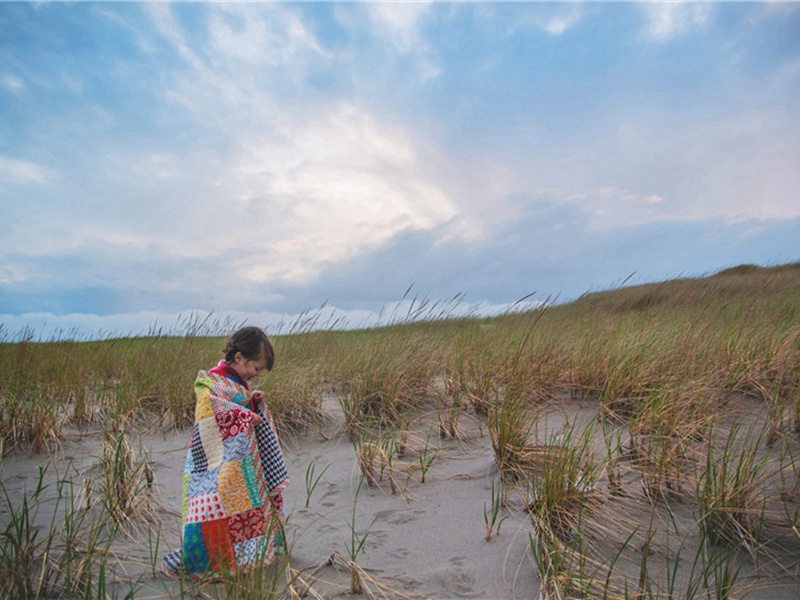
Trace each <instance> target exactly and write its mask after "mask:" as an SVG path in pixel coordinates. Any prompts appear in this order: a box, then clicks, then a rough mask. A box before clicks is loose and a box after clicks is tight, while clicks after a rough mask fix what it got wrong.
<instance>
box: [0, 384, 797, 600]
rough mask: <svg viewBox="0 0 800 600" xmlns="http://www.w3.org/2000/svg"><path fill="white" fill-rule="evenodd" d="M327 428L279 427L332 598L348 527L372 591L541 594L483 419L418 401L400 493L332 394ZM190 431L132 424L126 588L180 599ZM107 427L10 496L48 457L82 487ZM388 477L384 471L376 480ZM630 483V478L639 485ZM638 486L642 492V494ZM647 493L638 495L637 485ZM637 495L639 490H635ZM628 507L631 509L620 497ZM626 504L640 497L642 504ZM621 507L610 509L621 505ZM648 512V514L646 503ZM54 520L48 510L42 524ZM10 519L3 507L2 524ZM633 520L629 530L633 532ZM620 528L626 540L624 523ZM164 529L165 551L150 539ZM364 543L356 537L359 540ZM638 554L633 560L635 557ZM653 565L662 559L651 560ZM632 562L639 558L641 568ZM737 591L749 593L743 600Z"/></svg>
mask: <svg viewBox="0 0 800 600" xmlns="http://www.w3.org/2000/svg"><path fill="white" fill-rule="evenodd" d="M324 408H325V410H326V411H327V416H326V419H325V423H326V425H325V426H324V427H323V428H322V429H320V430H311V431H304V432H300V433H293V434H292V433H289V432H284V433H282V435H281V438H282V439H281V441H282V444H283V446H284V453H285V456H286V460H287V463H288V466H289V470H290V475H291V478H292V481H291V483H290V485H289V488H288V489H287V491H286V493H285V511H286V521H287V533H288V540H289V546H290V565H291V567H292V568H293V569H296V570H298V571H299V572H300V573H302V574H303V575H304V577H305V579H306V580H307V581H309V582H311V583H312V585H313V589H314V591H315V592H316V593H317V594H319V595H321V596H322V597H325V598H332V597H337V596H346V595H347V594H348V593H349V586H350V573H349V572H348V571H347V570H346V569H344V568H342V567H341V565H339V564H337V563H335V561H334V564H328V562H329V559H330V558H331V557H332V556H340V557H347V556H348V548H349V547H350V546H351V544H352V539H353V538H352V532H353V530H355V532H356V533H357V534H358V536H361V537H363V536H365V535H366V543H365V545H364V548H363V551H362V552H361V553H360V554H359V555H358V557H357V563H358V565H359V566H360V567H361V568H363V569H364V571H365V572H366V573H367V574H368V575H369V577H371V578H372V579H374V581H375V583H368V586H369V589H370V590H371V591H372V592H373V593H374V594H375V595H376V596H379V597H380V596H384V597H396V598H400V597H410V598H443V599H446V598H488V599H494V598H496V599H506V598H507V599H514V598H534V597H537V596H538V594H539V580H538V576H537V569H536V565H535V564H534V561H533V557H532V552H531V539H530V534H531V532H532V525H531V520H530V516H529V515H528V514H527V512H526V511H525V499H523V498H521V497H519V496H518V495H516V494H514V493H512V494H511V495H510V496H509V497H508V501H507V503H506V506H505V508H504V509H503V510H502V514H501V517H502V518H504V519H505V520H504V521H503V522H502V525H501V527H500V531H499V533H496V534H495V535H493V536H492V537H491V539H490V540H489V541H486V539H485V536H486V527H485V519H484V516H485V514H486V511H487V510H488V508H489V506H490V504H491V498H492V486H493V483H494V484H496V482H497V478H498V474H497V468H496V466H495V463H494V456H493V452H492V448H491V441H490V438H489V435H488V433H487V432H486V431H485V428H484V426H483V423H482V421H481V419H479V418H477V417H476V416H475V415H474V414H473V413H471V412H469V411H467V412H465V413H464V414H463V415H462V416H461V418H460V420H459V426H458V437H457V438H456V439H454V438H452V437H449V436H448V437H446V438H444V439H442V438H440V436H439V433H438V429H437V420H436V413H435V409H434V408H433V407H430V408H429V409H424V408H423V409H421V410H420V411H419V413H418V415H417V417H416V419H415V420H414V421H413V422H412V424H411V433H410V436H409V444H408V451H407V453H406V455H405V457H403V458H402V459H399V460H398V462H397V463H396V465H395V468H394V475H395V481H396V483H397V490H396V491H395V493H393V492H392V489H391V485H390V482H389V478H388V473H384V475H383V478H382V480H379V481H377V482H376V484H375V485H372V486H370V485H367V483H366V482H365V481H364V480H363V479H362V475H361V471H360V469H359V466H358V461H357V456H356V451H355V450H354V447H353V445H352V444H351V443H350V441H349V440H348V438H347V435H346V432H345V429H344V423H343V419H342V416H341V414H340V411H339V409H338V404H337V403H336V401H335V399H333V398H328V399H327V400H326V402H325V403H324ZM595 408H596V405H592V404H591V403H589V404H588V405H584V404H582V403H581V402H578V401H572V402H571V401H569V400H566V399H563V402H561V404H560V405H559V406H558V407H557V408H556V409H554V410H553V411H552V413H551V414H550V415H549V417H548V420H547V423H548V427H551V428H553V429H555V428H557V427H558V426H559V425H560V423H562V422H563V420H564V418H569V419H572V420H574V419H576V418H579V419H584V420H585V419H588V418H590V417H591V416H592V414H593V413H594V410H595ZM188 435H189V430H188V429H184V430H176V429H172V428H164V427H163V426H160V425H154V424H150V425H144V424H140V426H139V427H137V429H136V430H134V431H131V432H129V437H130V439H131V441H132V443H133V445H134V446H135V447H136V448H137V449H138V451H139V453H140V455H141V456H142V457H143V458H144V459H146V460H147V461H149V463H150V464H151V466H152V468H153V472H154V475H155V488H154V491H153V497H152V505H151V508H150V509H149V511H147V512H146V513H144V514H143V515H140V516H139V517H135V518H134V519H133V520H132V521H131V523H130V524H129V525H128V526H126V528H125V534H124V535H120V536H119V537H118V539H117V540H116V541H115V544H114V553H115V557H116V561H117V563H116V565H117V566H116V568H115V577H116V579H117V580H118V581H119V582H120V584H119V585H118V589H119V590H122V591H123V595H124V592H125V591H126V590H127V589H129V588H130V583H129V582H131V581H135V582H136V584H135V590H136V591H135V597H136V598H177V597H181V594H182V592H181V587H180V585H179V584H178V583H177V582H176V581H174V580H171V579H169V578H167V577H165V576H163V575H162V574H160V573H154V572H153V564H154V563H155V562H156V561H155V559H154V557H155V556H156V555H157V556H158V558H159V559H160V557H161V556H162V555H163V554H164V553H165V552H166V551H167V550H169V549H174V548H178V547H179V546H180V534H179V528H180V495H181V471H182V467H183V461H184V456H185V452H186V448H187V442H188ZM426 441H427V443H428V445H429V452H435V459H434V460H433V462H432V464H431V466H430V470H429V471H428V472H427V474H426V480H425V482H424V483H423V482H422V481H421V471H420V468H419V453H420V451H421V450H422V448H423V447H424V445H425V443H426ZM102 442H103V438H102V430H101V429H100V428H99V427H97V426H88V427H86V428H84V429H83V430H75V431H72V432H70V433H69V435H68V436H67V438H66V439H65V440H63V443H62V444H61V446H60V448H59V449H58V450H57V451H56V452H55V453H39V454H30V453H26V452H21V451H17V452H15V453H13V454H11V455H8V456H6V457H5V459H4V460H3V462H2V465H1V466H0V475H1V477H2V482H3V486H4V487H5V488H6V490H7V491H8V493H9V495H10V496H11V497H12V498H15V497H20V496H21V494H22V491H23V490H25V489H27V490H31V489H32V487H33V486H34V485H35V482H36V474H37V467H39V466H41V465H44V464H46V463H48V462H49V463H52V465H51V467H50V468H49V469H48V471H47V473H46V481H48V482H52V481H53V480H54V479H55V477H56V471H58V473H59V476H61V477H67V478H70V479H71V480H72V481H74V482H75V483H76V485H78V486H79V487H80V486H82V485H83V481H84V480H85V479H91V478H92V477H93V476H95V475H96V473H97V469H98V463H99V457H100V456H101V455H102ZM310 465H313V467H314V472H315V474H316V475H320V474H321V473H322V472H323V470H324V474H322V476H321V477H320V479H319V483H318V484H317V486H316V488H315V489H314V490H313V492H312V493H311V495H310V498H308V500H309V506H308V507H306V501H307V497H308V488H307V484H306V481H305V479H306V473H307V470H308V469H309V466H310ZM378 475H379V473H378V472H376V477H377V476H378ZM630 485H631V486H635V481H634V480H633V479H631V480H630ZM637 490H638V488H637ZM638 492H640V490H638ZM639 495H641V494H639ZM620 506H621V507H623V508H622V510H625V509H624V507H625V506H626V505H625V504H620ZM627 506H640V507H644V505H643V504H642V503H641V502H640V501H638V500H637V503H634V504H628V505H627ZM675 506H676V510H677V511H678V512H679V513H680V514H678V517H679V518H683V519H685V520H686V521H687V522H688V523H689V524H691V519H692V518H694V514H693V507H692V505H691V503H687V502H684V503H678V504H676V505H675ZM611 509H612V511H613V510H615V509H614V508H613V506H612V507H611ZM642 510H643V512H646V510H645V508H642ZM47 518H48V513H47V510H46V509H42V510H41V511H40V514H39V515H38V516H37V520H38V521H39V522H41V523H45V522H46V521H47ZM7 520H8V514H7V511H6V510H5V507H4V506H3V507H2V508H0V524H4V523H6V522H7ZM632 526H633V525H631V527H632ZM621 529H622V530H620V531H618V532H617V533H618V536H617V537H618V539H624V538H625V536H627V534H628V531H626V530H624V529H625V528H624V527H622V528H621ZM148 531H151V532H152V531H160V535H159V537H158V538H157V544H158V545H157V546H156V542H155V541H154V537H153V535H152V533H150V534H148V533H147V532H148ZM357 543H358V542H356V544H357ZM634 558H635V557H634ZM654 562H655V559H654ZM634 568H635V565H634ZM214 593H216V594H220V591H219V586H217V588H216V592H215V587H214V586H213V585H208V584H206V585H204V586H199V587H198V586H196V585H195V586H194V587H189V588H188V590H186V591H185V592H184V595H185V596H189V597H191V596H193V595H194V596H196V595H199V596H200V597H209V596H208V594H214ZM797 594H800V585H798V580H797V578H796V576H795V578H793V579H792V578H790V579H789V585H788V586H787V587H782V588H772V589H770V590H766V591H765V590H761V591H756V592H754V593H753V594H751V595H748V596H747V597H748V598H794V597H798V595H797ZM737 597H741V596H737Z"/></svg>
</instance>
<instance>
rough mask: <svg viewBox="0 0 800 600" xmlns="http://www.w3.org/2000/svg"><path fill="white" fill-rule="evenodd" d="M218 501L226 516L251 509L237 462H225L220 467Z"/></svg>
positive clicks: (239, 464) (239, 465) (240, 467)
mask: <svg viewBox="0 0 800 600" xmlns="http://www.w3.org/2000/svg"><path fill="white" fill-rule="evenodd" d="M219 499H220V501H221V502H222V508H223V510H224V511H225V514H226V515H228V516H231V515H235V514H237V513H241V512H245V511H246V510H250V509H251V508H253V504H252V503H251V502H250V495H249V494H248V493H247V484H246V483H245V480H244V473H242V465H241V463H240V462H239V461H234V462H226V463H225V464H223V465H222V467H220V470H219Z"/></svg>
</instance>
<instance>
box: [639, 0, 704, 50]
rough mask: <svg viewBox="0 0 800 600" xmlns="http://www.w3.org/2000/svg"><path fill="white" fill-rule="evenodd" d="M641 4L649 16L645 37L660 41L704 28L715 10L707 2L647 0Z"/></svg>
mask: <svg viewBox="0 0 800 600" xmlns="http://www.w3.org/2000/svg"><path fill="white" fill-rule="evenodd" d="M641 6H642V8H643V9H644V11H645V14H646V17H647V26H646V28H645V31H644V33H645V37H646V38H648V39H650V40H654V41H658V42H665V41H668V40H671V39H673V38H676V37H680V36H682V35H685V34H687V33H689V32H692V31H697V30H700V29H702V28H703V26H705V24H706V23H707V22H708V21H709V19H710V17H711V14H712V12H713V7H712V5H711V4H710V3H706V2H645V3H642V4H641Z"/></svg>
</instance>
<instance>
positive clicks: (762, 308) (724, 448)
mask: <svg viewBox="0 0 800 600" xmlns="http://www.w3.org/2000/svg"><path fill="white" fill-rule="evenodd" d="M417 318H422V319H423V320H422V321H421V322H411V321H414V319H417ZM396 321H397V324H396V325H393V326H391V327H385V328H381V329H375V330H364V331H333V330H326V328H325V326H324V324H323V326H320V324H319V323H318V322H317V321H316V320H315V319H314V317H313V315H311V316H309V318H308V319H307V320H306V321H304V322H303V323H298V324H297V326H296V327H294V328H293V329H292V333H291V334H290V335H285V336H276V337H275V339H274V342H275V345H276V350H277V367H276V369H275V371H274V372H273V373H271V374H269V375H267V376H266V377H265V378H264V380H263V381H262V382H261V387H262V388H263V389H264V391H265V395H266V401H267V404H268V405H269V406H270V407H271V410H272V412H273V415H274V417H275V419H276V421H277V423H278V424H279V427H281V428H282V429H295V428H304V427H312V428H313V427H316V426H318V425H319V424H320V419H321V418H322V398H323V397H324V396H325V395H326V394H330V393H333V394H336V397H337V398H338V400H339V401H340V403H341V407H342V410H343V413H344V416H345V421H346V425H347V427H348V431H349V434H350V437H351V440H352V441H353V443H354V445H355V446H356V447H357V448H358V449H359V455H363V459H362V468H363V469H364V470H365V475H366V474H367V473H368V472H370V471H372V477H373V481H374V480H378V481H379V480H380V475H381V471H383V473H385V474H387V475H388V476H389V481H390V484H391V485H392V487H393V488H394V485H395V483H396V482H395V481H394V476H393V475H394V473H396V467H397V464H396V462H395V461H397V459H398V458H399V455H400V454H401V450H400V447H401V446H404V445H405V443H406V440H407V434H408V429H409V423H410V421H411V420H412V419H413V417H414V415H415V414H416V413H418V412H419V411H420V410H428V409H430V407H431V406H433V407H434V408H433V410H438V415H439V419H440V423H441V431H442V433H443V434H444V435H446V436H452V437H458V436H459V418H460V417H461V416H463V414H465V413H466V412H467V411H471V413H472V417H474V418H475V419H478V422H479V423H480V424H481V426H482V427H483V426H485V427H486V428H487V429H488V431H489V434H490V439H491V444H492V447H493V450H494V455H495V460H496V464H497V467H498V470H499V472H500V473H501V474H502V475H503V478H504V480H505V482H506V484H509V485H514V486H517V487H518V489H520V490H522V492H521V493H523V494H525V495H526V497H527V498H528V502H529V508H530V511H531V515H532V521H531V527H532V530H531V533H532V535H533V537H532V549H533V550H534V551H535V554H536V556H537V564H538V568H539V569H540V575H541V577H542V581H543V585H544V588H543V589H544V590H546V594H549V595H550V596H552V597H567V596H580V597H592V596H597V597H636V598H649V597H660V596H666V597H678V596H680V597H686V598H689V597H695V596H696V595H704V594H705V595H706V596H715V597H729V596H732V595H735V594H734V591H735V590H736V589H737V586H739V584H740V579H739V578H738V570H737V568H736V565H739V566H741V565H750V566H751V567H752V566H754V565H755V566H757V567H758V569H756V571H758V572H757V573H756V575H757V576H758V577H761V578H766V577H768V575H769V569H768V568H767V566H766V564H765V563H764V561H763V560H762V557H769V560H768V561H766V562H767V563H769V564H771V565H773V566H774V565H780V566H779V568H777V570H778V571H780V572H782V573H783V574H785V573H786V570H787V569H790V568H791V567H792V563H793V561H794V560H795V558H794V557H793V556H789V555H787V551H786V550H785V549H783V548H784V547H788V548H794V547H795V546H796V544H797V543H798V540H800V533H798V531H799V530H800V525H798V523H799V522H800V518H798V514H800V509H798V508H797V501H796V496H797V490H798V474H799V472H800V468H798V464H800V458H798V457H800V453H799V452H798V450H797V446H798V440H797V436H798V433H800V263H795V264H792V265H784V266H780V267H774V268H759V267H752V266H747V267H742V268H736V269H729V270H727V271H724V272H721V273H719V274H717V275H714V276H711V277H707V278H699V279H682V280H675V281H667V282H663V283H659V284H653V285H644V286H633V287H629V288H623V289H619V290H610V291H606V292H598V293H592V294H587V295H585V296H584V297H582V298H580V299H578V300H577V301H575V302H572V303H569V304H564V305H559V306H547V307H545V308H540V309H537V310H534V311H529V312H522V313H512V314H507V315H504V316H501V317H496V318H491V319H480V320H479V319H450V318H449V317H448V313H447V306H430V305H427V304H426V303H424V302H420V303H416V304H412V309H411V310H410V311H409V314H408V315H406V316H405V317H400V318H398V319H396ZM199 325H202V326H199ZM207 329H208V328H207V327H206V326H205V324H197V323H189V324H188V328H187V331H186V332H182V333H181V334H179V335H168V334H163V333H162V332H154V334H153V335H148V336H144V337H139V338H131V339H115V340H106V341H97V342H44V343H37V342H34V341H32V339H29V340H28V341H25V342H20V343H11V342H3V343H0V364H2V365H3V367H4V376H3V377H2V378H0V455H8V454H9V453H13V452H18V451H22V450H33V451H37V452H38V451H47V450H52V449H53V448H54V447H55V446H57V444H58V441H59V439H61V437H62V436H63V435H64V431H65V428H67V427H70V426H76V427H77V426H81V427H85V426H94V427H101V428H105V429H108V430H113V431H119V430H121V429H122V428H124V426H125V425H126V424H128V423H131V422H133V421H135V420H136V419H139V418H140V417H143V416H154V417H156V418H157V419H160V422H161V423H163V424H165V426H168V427H184V426H186V425H187V424H189V423H190V422H191V420H192V414H191V413H192V409H193V406H194V401H193V398H192V393H191V391H192V381H193V379H194V377H195V374H196V371H197V370H198V369H199V368H207V367H208V366H210V365H213V364H214V363H215V362H216V360H218V358H219V356H220V350H221V347H222V344H223V338H221V337H216V336H214V337H208V336H205V335H202V334H204V333H205V332H206V331H207ZM229 329H233V327H230V328H229ZM164 365H169V367H170V368H169V369H165V368H164ZM565 392H569V393H570V394H571V398H572V399H573V400H572V401H574V402H577V401H579V400H580V401H581V402H582V406H584V407H586V406H588V407H590V409H591V410H592V411H593V413H594V414H593V416H594V417H595V418H596V420H594V421H592V423H593V424H592V425H590V426H585V427H578V425H577V424H576V423H575V422H572V423H570V424H569V426H568V428H566V429H564V430H559V433H558V435H560V438H558V439H556V438H554V437H553V436H549V437H545V438H544V439H540V438H539V434H540V431H542V430H545V431H546V430H547V427H545V423H546V421H547V418H548V415H551V412H552V411H551V410H550V409H551V408H553V407H558V406H560V405H561V404H562V403H563V402H564V397H565ZM742 404H744V405H745V406H746V407H747V410H745V411H741V410H740V409H739V408H735V407H736V406H741V405H742ZM732 423H738V425H732ZM762 426H763V428H762ZM753 427H755V429H747V428H753ZM551 429H552V428H551ZM723 431H724V432H725V434H724V435H721V433H720V432H723ZM737 431H738V432H739V433H737ZM742 431H752V435H750V436H749V438H748V437H747V436H742V434H741V432H742ZM729 432H730V433H729ZM748 440H749V441H748ZM745 442H747V443H745ZM418 446H419V447H420V448H422V444H421V443H420V444H418ZM425 447H427V445H426V446H425ZM421 453H422V450H418V454H419V455H420V456H421ZM125 454H126V451H125V449H124V448H122V447H114V445H113V442H112V441H109V444H108V459H107V465H108V470H107V472H108V473H109V477H108V481H109V487H108V490H107V491H108V495H111V496H115V497H116V498H117V500H118V502H117V504H118V505H119V509H120V511H121V514H123V515H124V514H125V513H126V512H128V511H129V510H130V507H131V506H135V505H136V504H137V502H139V501H138V500H136V498H137V497H139V498H141V490H142V485H143V484H142V479H141V478H140V479H139V480H138V483H135V484H134V483H131V484H130V485H131V486H132V487H133V490H132V492H134V493H133V495H132V496H131V495H130V494H128V492H127V491H124V490H123V491H122V492H119V493H117V492H113V491H111V490H113V489H115V488H116V486H117V485H123V484H125V485H127V483H126V482H129V481H130V478H129V479H125V477H126V475H123V474H122V472H120V471H119V470H118V467H119V468H121V469H122V470H126V471H127V472H128V474H130V470H131V469H134V467H135V465H136V464H140V463H136V461H135V460H134V462H133V463H130V464H129V463H128V462H126V460H127V459H124V456H123V455H125ZM115 457H116V458H115ZM140 462H141V461H140ZM423 462H424V461H423ZM421 464H422V463H421ZM115 465H116V466H115ZM428 466H430V465H428ZM144 481H145V484H144V487H145V488H146V476H144ZM137 490H138V491H137ZM137 493H138V494H139V496H137V495H136V494H137ZM128 498H131V499H130V500H129V499H128ZM622 503H630V505H631V506H633V505H636V506H638V507H645V509H646V510H644V512H641V511H640V512H641V515H642V516H641V520H640V521H639V522H638V529H636V533H635V535H634V536H633V537H631V538H630V539H628V538H627V536H623V537H622V538H621V539H619V538H618V537H617V538H615V537H614V535H613V532H614V530H615V529H618V528H622V527H623V526H622V525H619V527H617V525H618V524H617V523H616V521H615V520H614V511H615V510H619V509H620V506H621V504H622ZM676 503H685V504H687V505H692V506H695V507H696V510H697V511H698V517H699V518H697V519H695V520H694V521H693V522H692V523H685V522H678V521H679V520H678V519H677V518H676V517H675V516H674V515H675V513H674V512H673V507H674V506H676ZM126 507H127V508H126ZM14 510H15V511H16V512H14V513H13V514H14V515H16V516H15V517H14V519H13V522H14V523H16V524H17V525H20V524H23V523H24V517H23V515H22V514H21V513H20V511H22V512H23V513H24V512H25V511H26V510H28V511H30V510H32V508H31V506H30V504H28V506H27V507H22V508H17V507H15V508H14ZM114 510H116V509H109V512H110V513H112V514H113V513H114ZM634 513H635V511H631V514H634ZM656 515H658V518H656ZM776 515H777V516H776ZM4 519H5V520H7V519H6V518H5V517H4ZM4 527H7V524H4ZM625 530H626V531H629V530H630V528H629V527H628V528H627V529H625ZM8 535H9V536H11V537H12V538H13V537H14V536H16V537H18V538H20V542H23V541H24V535H27V534H24V532H22V531H20V532H18V533H15V532H14V531H11V530H8ZM698 540H701V541H702V543H700V542H699V541H698ZM787 540H791V541H792V543H793V544H795V546H792V545H787V544H788V542H787ZM634 546H635V547H634ZM21 547H22V546H21ZM28 547H29V546H28ZM609 548H613V549H614V550H613V552H612V553H611V555H610V556H609ZM662 548H663V550H661V549H662ZM709 548H717V549H718V550H715V551H713V552H712V551H711V550H709ZM26 551H27V550H26ZM9 552H10V551H8V550H7V549H6V554H5V555H4V558H3V559H2V561H0V568H14V567H13V565H15V564H16V562H14V561H17V558H18V557H16V555H13V556H12V555H11V554H10V553H9ZM101 556H102V552H101V550H99V549H98V550H97V557H98V558H100V557H101ZM679 558H680V560H678V559H679ZM748 561H749V562H748ZM759 561H761V562H760V564H757V565H756V563H758V562H759ZM678 563H680V565H681V566H676V565H677V564H678ZM100 564H104V563H102V561H98V563H97V565H95V566H93V567H92V569H94V571H93V572H94V573H95V575H94V576H95V577H96V576H97V573H98V571H97V569H99V568H100V567H99V566H98V565H100ZM632 564H633V566H631V565H632ZM687 565H688V566H687ZM686 569H688V570H689V572H688V573H685V572H684V571H685V570H686ZM287 572H290V570H289V571H287ZM678 572H680V573H681V577H678V575H677V573H678ZM95 581H96V579H95ZM15 585H19V586H23V587H24V586H26V585H29V582H28V581H27V580H26V579H25V578H24V577H23V578H22V579H20V580H19V583H18V584H15ZM259 585H260V584H259ZM270 585H272V584H270ZM237 589H238V588H237ZM273 589H274V588H273ZM679 590H680V592H679Z"/></svg>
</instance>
